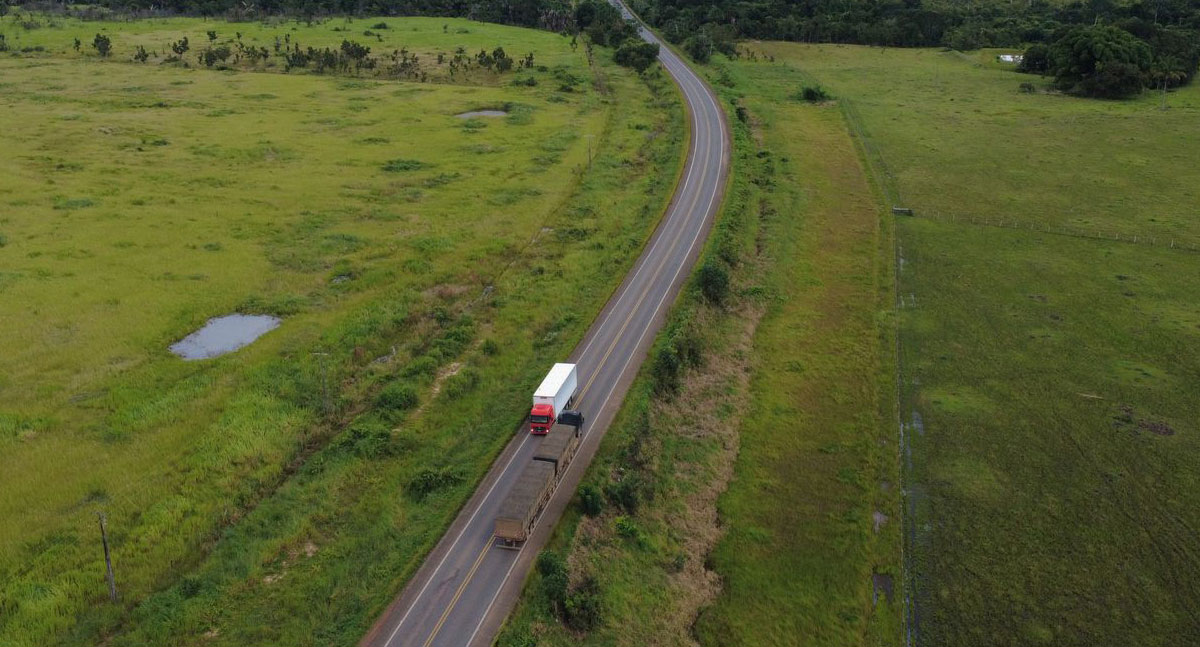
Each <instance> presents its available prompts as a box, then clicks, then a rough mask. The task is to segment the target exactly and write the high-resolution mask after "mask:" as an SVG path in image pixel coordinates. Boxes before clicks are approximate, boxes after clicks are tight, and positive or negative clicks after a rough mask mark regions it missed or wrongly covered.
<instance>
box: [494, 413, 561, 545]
mask: <svg viewBox="0 0 1200 647" xmlns="http://www.w3.org/2000/svg"><path fill="white" fill-rule="evenodd" d="M579 440H580V438H579V428H578V427H575V426H572V425H564V424H556V425H553V426H552V427H551V429H550V433H548V434H547V435H546V437H545V438H544V439H543V440H542V442H541V444H540V445H538V447H537V449H536V450H534V453H533V458H532V459H531V460H530V461H529V463H528V464H527V465H525V469H524V470H523V471H522V472H521V475H520V476H518V477H517V482H516V484H514V485H513V488H512V489H511V490H509V492H508V496H507V497H505V499H504V501H503V502H502V503H501V504H500V510H499V513H498V514H497V515H496V530H495V536H496V538H498V539H499V540H500V544H499V545H500V547H502V548H514V549H516V548H520V546H521V544H523V543H524V542H525V540H526V539H527V538H528V537H529V533H530V532H532V531H533V526H534V524H535V523H536V522H537V518H538V514H539V513H540V512H541V511H542V508H544V507H546V503H548V502H549V501H550V497H551V496H552V495H553V494H554V488H555V487H556V486H557V485H558V482H559V481H560V480H562V477H563V475H564V474H566V472H567V466H569V465H570V464H571V459H573V458H575V452H576V451H577V450H578V449H579Z"/></svg>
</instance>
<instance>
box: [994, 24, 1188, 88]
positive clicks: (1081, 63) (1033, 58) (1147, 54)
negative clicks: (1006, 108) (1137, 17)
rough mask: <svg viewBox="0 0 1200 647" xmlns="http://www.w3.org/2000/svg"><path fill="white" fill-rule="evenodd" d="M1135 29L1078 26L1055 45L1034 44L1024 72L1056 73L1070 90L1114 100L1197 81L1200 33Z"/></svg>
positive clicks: (1136, 26) (1142, 26)
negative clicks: (1151, 89) (1195, 79)
mask: <svg viewBox="0 0 1200 647" xmlns="http://www.w3.org/2000/svg"><path fill="white" fill-rule="evenodd" d="M1126 25H1129V23H1126ZM1132 26H1133V27H1134V29H1133V30H1131V29H1129V28H1128V27H1126V28H1121V27H1116V26H1113V25H1092V26H1086V27H1075V28H1073V29H1070V30H1068V31H1066V32H1065V33H1063V34H1062V35H1061V36H1060V37H1059V38H1057V39H1056V40H1055V41H1054V42H1052V43H1050V44H1044V43H1035V44H1033V45H1031V46H1030V47H1029V48H1028V49H1026V50H1025V54H1024V56H1023V57H1022V59H1021V63H1020V65H1019V66H1018V69H1019V70H1020V71H1022V72H1027V73H1031V74H1042V75H1051V76H1053V77H1054V83H1055V85H1056V86H1057V87H1058V88H1059V89H1060V90H1063V91H1065V92H1071V93H1074V94H1080V95H1084V96H1090V97H1102V98H1108V99H1120V98H1124V97H1129V96H1133V95H1135V94H1138V93H1139V92H1141V91H1142V89H1143V88H1145V87H1156V88H1160V89H1162V90H1163V91H1164V92H1165V91H1166V90H1167V88H1170V87H1176V86H1179V85H1183V84H1185V83H1189V82H1190V81H1191V80H1192V78H1193V77H1194V76H1195V75H1196V70H1197V68H1198V67H1200V38H1198V36H1200V35H1198V34H1196V33H1195V32H1190V33H1189V32H1184V31H1181V30H1177V29H1169V28H1163V27H1159V26H1157V25H1148V24H1137V23H1133V24H1132ZM1135 30H1136V31H1135ZM1139 36H1140V37H1139Z"/></svg>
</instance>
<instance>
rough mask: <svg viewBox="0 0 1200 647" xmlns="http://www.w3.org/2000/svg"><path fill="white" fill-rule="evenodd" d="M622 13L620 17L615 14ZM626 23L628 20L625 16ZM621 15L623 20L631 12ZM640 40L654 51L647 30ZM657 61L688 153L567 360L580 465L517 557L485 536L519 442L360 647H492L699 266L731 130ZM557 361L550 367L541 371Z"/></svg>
mask: <svg viewBox="0 0 1200 647" xmlns="http://www.w3.org/2000/svg"><path fill="white" fill-rule="evenodd" d="M622 10H623V11H626V10H625V9H624V7H622ZM626 13H627V12H626ZM627 15H628V13H627ZM642 37H643V38H645V39H647V40H649V41H652V42H658V39H657V38H656V37H655V36H654V35H653V34H651V33H650V32H649V31H646V30H644V29H643V30H642ZM659 59H660V61H661V62H662V64H663V66H664V67H665V68H666V70H667V72H668V73H670V75H671V76H672V77H673V78H674V80H675V82H676V83H677V84H678V85H679V87H680V89H681V90H682V92H683V97H684V100H685V103H686V107H687V111H688V116H689V120H690V122H691V142H690V146H689V150H688V156H687V160H686V162H685V165H684V169H683V174H682V176H681V179H680V183H679V185H678V186H677V187H676V189H675V195H674V197H673V198H672V202H671V204H670V206H669V207H668V209H667V213H666V214H665V215H664V217H663V219H662V221H661V222H660V223H659V226H658V228H657V230H656V231H655V233H654V235H653V236H652V237H651V239H650V241H649V243H648V244H647V246H646V248H645V249H644V250H643V252H642V255H641V256H640V257H639V258H638V260H637V262H636V263H635V264H634V267H633V269H632V270H630V273H629V274H628V275H627V276H626V277H625V280H624V282H623V283H622V284H621V286H620V287H619V288H618V289H617V292H616V293H615V294H614V296H613V297H612V298H611V299H610V300H609V302H608V304H607V305H606V306H605V308H604V310H603V311H602V312H601V313H600V316H599V317H598V318H597V320H596V322H595V323H594V324H593V325H592V328H591V329H590V330H589V331H588V334H587V335H586V336H585V337H584V340H583V341H582V342H581V343H580V346H579V347H577V348H576V349H575V351H574V352H573V353H572V354H571V361H574V362H575V363H577V364H578V365H579V368H578V370H579V379H580V380H581V382H582V386H581V387H580V398H579V405H578V408H579V409H581V410H582V411H584V413H585V414H586V415H587V416H588V420H587V424H586V425H585V426H584V428H583V433H584V439H583V444H582V446H581V448H580V451H579V454H578V456H577V457H576V458H575V460H574V461H573V462H572V463H571V466H570V468H569V470H568V471H567V474H566V476H565V477H564V478H563V480H562V482H561V483H560V485H559V486H558V490H557V491H556V492H555V494H554V498H553V499H552V500H551V502H550V503H549V504H548V505H547V507H546V509H545V511H544V512H543V513H542V517H541V519H540V520H539V521H538V524H537V528H536V529H535V530H534V533H533V534H532V536H531V537H530V539H529V540H528V541H526V542H525V545H524V546H523V547H522V548H521V550H520V551H516V550H511V549H504V548H500V547H498V546H497V545H496V541H495V540H494V539H493V537H492V530H493V525H494V522H495V516H496V511H497V509H498V508H499V507H500V503H501V502H502V501H503V500H504V497H505V496H506V495H507V493H508V490H509V488H511V487H512V485H513V483H514V482H515V481H516V479H517V477H518V476H519V475H520V473H521V470H522V469H523V468H524V467H525V464H526V463H528V462H529V461H530V460H531V458H532V456H533V453H534V450H535V449H536V447H537V444H538V443H539V442H540V440H541V437H540V436H530V435H529V433H528V432H526V431H520V432H518V434H517V435H516V437H515V438H513V440H512V442H511V443H509V445H508V446H507V447H506V448H505V450H504V452H502V453H501V455H500V457H499V458H498V459H497V460H496V463H495V464H494V465H493V466H492V469H491V470H490V471H489V472H488V474H487V476H486V477H485V478H484V479H483V482H482V484H481V485H480V487H479V489H478V490H477V491H476V492H475V494H474V495H473V496H472V497H471V499H470V500H469V501H468V502H467V504H466V505H465V506H464V507H463V510H462V512H460V513H459V516H458V518H457V519H456V520H455V522H454V523H453V524H452V525H451V527H450V529H449V531H448V532H447V533H446V535H445V536H444V537H442V540H441V541H440V542H439V543H438V545H437V546H436V547H434V549H433V551H432V552H431V553H430V555H429V557H428V558H427V559H426V561H425V564H424V565H423V566H422V567H421V568H420V569H419V570H418V571H417V573H416V574H415V575H414V576H413V578H412V579H411V580H410V581H409V583H408V585H407V586H406V587H405V589H404V591H403V592H402V593H401V594H400V597H398V598H397V599H396V601H395V602H393V603H392V605H391V606H390V607H388V609H387V611H386V612H384V614H383V616H382V617H381V618H380V619H379V621H378V622H377V623H376V625H375V627H374V628H372V630H371V631H370V633H368V634H367V636H366V637H365V638H363V640H362V642H361V645H363V646H364V647H434V646H436V647H465V646H474V645H478V646H483V645H489V644H490V643H491V641H492V638H493V637H494V636H495V633H496V631H497V630H498V629H499V627H500V624H501V623H502V622H503V621H504V618H505V617H506V616H507V615H508V613H509V611H511V609H512V608H513V606H514V605H515V604H516V600H517V597H518V596H519V594H520V590H521V586H522V583H523V582H524V579H525V575H526V574H527V573H528V572H529V568H530V567H531V566H532V564H533V561H534V558H535V557H536V555H537V551H538V550H540V548H541V547H542V546H543V545H544V544H545V542H546V538H547V537H548V536H549V533H550V530H551V529H552V528H553V526H554V523H555V522H556V521H557V520H558V517H559V516H560V515H561V514H562V511H563V509H564V508H565V507H566V505H567V503H568V502H569V501H570V499H571V497H572V496H573V494H574V492H575V488H576V486H577V485H578V483H579V480H580V478H581V477H582V476H583V472H584V470H585V469H586V468H587V464H588V463H589V462H590V461H591V458H592V456H593V455H594V454H595V452H596V448H597V446H598V445H599V443H600V438H601V437H602V436H603V435H604V432H605V430H606V429H607V428H608V425H609V423H610V422H611V421H612V418H613V415H614V414H615V413H616V411H617V409H618V408H619V407H620V404H621V401H622V399H623V398H624V397H625V392H626V391H627V390H628V388H629V384H630V383H631V382H632V381H633V378H634V375H635V374H636V373H637V371H638V367H639V366H640V365H641V363H642V361H643V360H644V359H645V357H646V353H647V351H648V350H649V347H650V345H651V343H652V341H653V339H654V336H655V333H656V332H657V331H658V330H659V329H660V328H661V327H662V324H663V320H664V318H665V316H666V311H667V309H668V308H669V307H670V304H671V303H672V302H673V301H674V299H675V296H676V295H677V294H678V293H679V289H680V288H681V286H682V284H683V282H684V280H685V279H686V278H687V276H688V274H689V269H690V268H691V266H692V265H693V264H694V262H695V259H696V256H697V254H698V253H699V251H700V248H701V247H702V246H703V242H704V238H705V236H706V235H707V233H708V230H709V228H710V226H711V224H712V220H713V216H714V215H715V213H716V210H717V208H718V207H719V205H720V202H721V196H722V194H723V192H724V188H725V179H726V176H727V174H728V168H729V150H730V141H729V130H728V126H727V124H726V123H725V115H724V113H723V112H722V110H721V108H720V107H719V106H718V104H717V100H716V98H715V97H714V96H713V94H712V91H711V90H710V89H709V88H708V86H706V85H705V84H704V82H703V81H701V80H700V78H699V77H697V76H696V74H695V73H693V72H692V71H691V69H689V68H688V66H687V65H686V64H684V63H683V61H681V60H680V59H679V57H678V56H676V55H675V54H674V53H673V52H672V51H671V50H669V49H667V48H666V47H663V48H662V49H661V53H660V54H659ZM554 361H560V358H555V357H547V358H546V367H547V369H548V368H549V367H550V365H551V364H552V363H553V362H554Z"/></svg>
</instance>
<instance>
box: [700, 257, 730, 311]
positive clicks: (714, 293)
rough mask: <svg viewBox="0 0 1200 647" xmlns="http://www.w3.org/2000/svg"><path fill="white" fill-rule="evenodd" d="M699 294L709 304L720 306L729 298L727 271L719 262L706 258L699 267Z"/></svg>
mask: <svg viewBox="0 0 1200 647" xmlns="http://www.w3.org/2000/svg"><path fill="white" fill-rule="evenodd" d="M698 281H699V283H700V293H701V294H703V295H704V298H705V299H707V300H708V301H709V303H714V304H721V303H724V302H725V299H726V298H727V297H728V296H729V270H727V269H725V266H724V265H722V264H721V263H720V262H719V261H717V260H715V259H713V258H708V259H706V260H705V261H704V264H703V265H701V266H700V272H699V276H698Z"/></svg>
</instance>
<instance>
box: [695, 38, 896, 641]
mask: <svg viewBox="0 0 1200 647" xmlns="http://www.w3.org/2000/svg"><path fill="white" fill-rule="evenodd" d="M723 69H724V71H723V74H725V75H729V76H731V77H732V79H733V80H734V86H735V88H736V89H737V90H739V91H740V93H742V94H743V95H744V96H743V99H742V104H743V105H744V106H745V108H746V109H747V111H748V113H749V115H750V116H751V119H752V122H753V123H754V124H755V130H756V132H757V133H758V136H759V138H760V139H761V141H762V148H763V151H762V152H760V153H759V154H760V155H764V154H765V155H769V157H768V159H770V160H771V162H769V166H768V170H770V171H773V172H769V173H766V174H765V178H764V180H765V181H763V182H762V185H763V186H764V188H763V190H762V195H761V198H760V200H759V202H758V207H757V208H758V210H759V211H760V213H761V214H762V217H763V222H764V227H763V230H762V231H760V232H759V235H758V241H759V245H760V247H761V249H762V252H761V253H762V255H763V256H764V257H765V258H764V264H765V266H766V272H764V277H763V279H762V284H763V285H762V288H765V292H766V294H767V295H769V297H770V298H769V301H768V303H769V304H770V305H769V308H768V310H767V313H766V316H765V317H764V318H763V320H762V323H761V324H760V325H759V326H758V329H757V331H756V333H755V335H754V344H753V352H752V354H751V358H752V360H751V362H752V367H753V372H752V378H751V381H750V390H749V398H748V404H747V406H746V407H745V411H744V415H742V416H740V419H739V420H737V435H738V438H739V439H740V448H741V449H740V451H739V453H738V457H737V462H736V464H735V471H734V478H733V481H732V482H731V483H730V487H729V489H728V491H727V492H726V493H725V494H723V495H722V497H721V499H720V506H719V513H720V519H721V524H722V526H723V528H725V535H724V537H723V538H722V540H721V542H720V543H719V544H718V545H717V547H716V550H714V551H713V553H712V555H711V556H710V557H709V558H708V562H709V563H710V564H711V565H712V568H713V569H714V570H715V572H716V574H717V575H718V576H719V577H720V579H721V582H722V591H721V594H720V596H719V597H718V599H717V602H716V604H714V605H712V606H711V607H709V608H708V609H706V610H705V611H704V613H703V614H702V615H701V617H700V619H699V622H698V623H697V624H696V627H695V634H696V636H697V637H698V641H699V642H700V644H703V645H714V646H715V645H733V644H738V645H792V644H795V645H846V644H866V645H898V644H900V642H901V631H900V618H901V613H900V610H901V608H902V602H901V599H900V597H899V595H897V593H898V592H899V583H900V570H899V565H900V555H899V548H900V537H901V535H900V523H899V510H900V507H899V488H898V476H899V473H898V467H899V464H898V462H897V444H896V438H895V432H894V426H893V424H892V420H894V416H895V412H894V398H893V397H892V396H893V387H892V383H893V382H892V377H891V376H892V373H893V371H894V367H893V366H892V359H891V357H892V344H891V341H890V340H891V339H892V331H891V326H890V322H889V319H888V318H887V317H886V316H880V313H888V312H889V311H890V310H891V308H892V302H891V294H892V291H891V289H890V284H891V270H892V267H891V262H890V259H891V257H892V254H891V244H892V243H891V223H890V221H889V219H890V215H889V216H887V217H883V215H882V210H881V209H880V203H879V202H878V200H877V199H876V197H875V194H874V192H873V191H872V188H871V185H870V183H869V181H868V179H867V176H866V174H865V173H864V170H863V167H862V165H861V163H860V160H859V157H858V153H857V151H856V150H855V146H854V143H853V141H852V139H851V138H850V136H849V134H848V132H847V129H846V124H845V123H844V121H843V119H842V114H841V112H840V111H839V110H838V109H837V106H836V105H835V103H834V102H832V101H817V102H812V101H804V100H803V99H804V97H803V94H804V93H803V88H804V87H805V82H804V79H803V78H802V77H801V76H800V75H798V74H797V73H796V72H795V71H794V70H791V69H788V68H780V67H778V66H764V65H758V64H756V63H754V62H745V61H743V62H732V63H728V64H727V65H726V66H725V67H724V68H723Z"/></svg>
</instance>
